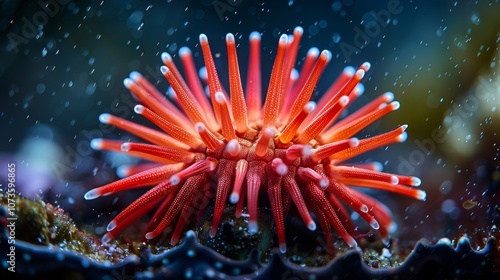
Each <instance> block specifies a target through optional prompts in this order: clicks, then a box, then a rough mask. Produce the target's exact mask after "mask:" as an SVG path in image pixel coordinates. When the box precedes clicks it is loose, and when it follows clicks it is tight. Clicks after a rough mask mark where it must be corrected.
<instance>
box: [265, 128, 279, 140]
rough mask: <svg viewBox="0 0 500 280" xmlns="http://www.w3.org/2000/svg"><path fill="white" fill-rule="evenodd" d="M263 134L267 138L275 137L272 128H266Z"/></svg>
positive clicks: (274, 131) (274, 130)
mask: <svg viewBox="0 0 500 280" xmlns="http://www.w3.org/2000/svg"><path fill="white" fill-rule="evenodd" d="M264 133H265V134H266V136H267V137H269V138H273V137H274V136H275V135H276V129H275V128H274V127H272V126H270V127H266V129H265V130H264Z"/></svg>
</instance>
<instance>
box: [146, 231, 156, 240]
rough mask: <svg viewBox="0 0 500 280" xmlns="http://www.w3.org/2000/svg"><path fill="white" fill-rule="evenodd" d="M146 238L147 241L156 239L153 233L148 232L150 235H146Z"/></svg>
mask: <svg viewBox="0 0 500 280" xmlns="http://www.w3.org/2000/svg"><path fill="white" fill-rule="evenodd" d="M144 237H145V238H146V239H148V240H150V239H153V238H155V236H154V235H153V233H152V232H148V233H146V235H145V236H144Z"/></svg>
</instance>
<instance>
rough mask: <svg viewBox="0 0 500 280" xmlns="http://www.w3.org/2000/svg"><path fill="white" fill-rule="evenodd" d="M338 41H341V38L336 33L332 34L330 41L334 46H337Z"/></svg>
mask: <svg viewBox="0 0 500 280" xmlns="http://www.w3.org/2000/svg"><path fill="white" fill-rule="evenodd" d="M340 39H341V37H340V34H339V33H337V32H335V33H333V35H332V41H333V42H334V43H335V44H338V43H339V42H340Z"/></svg>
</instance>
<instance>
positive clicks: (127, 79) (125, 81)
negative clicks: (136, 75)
mask: <svg viewBox="0 0 500 280" xmlns="http://www.w3.org/2000/svg"><path fill="white" fill-rule="evenodd" d="M133 83H134V81H132V79H130V78H125V79H123V85H124V86H125V87H126V88H130V86H131V85H132V84H133Z"/></svg>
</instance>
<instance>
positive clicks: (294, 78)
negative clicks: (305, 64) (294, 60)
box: [290, 68, 300, 81]
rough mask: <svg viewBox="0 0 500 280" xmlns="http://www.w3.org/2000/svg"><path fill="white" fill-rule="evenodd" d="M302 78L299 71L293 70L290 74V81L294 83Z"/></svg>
mask: <svg viewBox="0 0 500 280" xmlns="http://www.w3.org/2000/svg"><path fill="white" fill-rule="evenodd" d="M299 77H300V73H299V71H298V70H297V69H295V68H293V69H292V71H291V72H290V79H291V80H292V81H297V80H298V79H299Z"/></svg>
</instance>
